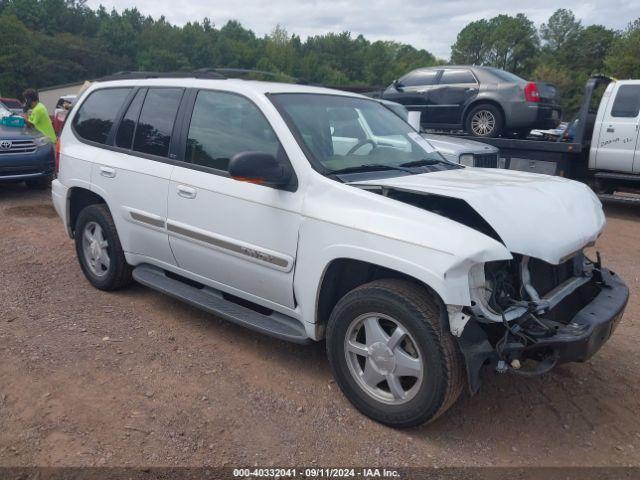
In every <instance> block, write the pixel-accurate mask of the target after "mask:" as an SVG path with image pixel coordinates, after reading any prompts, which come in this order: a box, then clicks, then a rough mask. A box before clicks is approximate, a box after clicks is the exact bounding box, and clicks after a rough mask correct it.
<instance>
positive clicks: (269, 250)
mask: <svg viewBox="0 0 640 480" xmlns="http://www.w3.org/2000/svg"><path fill="white" fill-rule="evenodd" d="M186 137H187V138H186V150H185V155H184V161H185V162H184V164H183V166H180V165H178V166H176V167H175V169H174V171H173V174H172V177H171V182H170V185H169V212H168V217H169V218H168V221H167V229H168V231H169V242H170V245H171V248H172V250H173V253H174V255H175V257H176V260H177V262H178V266H179V267H180V268H183V269H185V270H187V271H189V272H192V273H195V274H197V275H199V276H201V277H203V278H204V279H207V280H209V281H210V283H213V284H214V286H216V287H217V288H219V289H220V290H223V291H225V292H227V293H231V294H233V295H236V296H240V297H242V298H245V299H248V300H253V301H258V302H259V300H260V299H265V300H268V301H270V302H273V303H275V304H278V305H282V306H285V307H288V308H294V307H295V300H294V296H293V272H294V269H293V266H294V262H295V258H296V249H297V244H298V230H299V227H300V222H301V217H300V215H299V212H300V209H301V201H302V196H301V194H300V193H299V191H298V192H289V191H284V190H278V189H275V188H271V187H266V186H262V185H256V184H252V183H246V182H241V181H238V180H234V179H232V178H231V177H229V175H228V173H227V170H228V165H229V160H230V158H231V157H233V155H235V154H236V153H239V152H244V151H259V152H265V153H270V154H273V155H274V156H277V157H279V158H280V159H281V160H282V161H287V160H286V155H285V154H284V150H283V149H282V146H281V144H280V142H279V141H278V138H277V137H276V135H275V133H274V131H273V130H272V128H271V126H270V125H269V123H268V121H267V119H266V118H265V117H264V115H263V114H262V112H261V111H260V110H259V108H258V107H257V106H256V105H255V104H254V103H252V102H251V101H250V100H249V99H247V98H245V97H243V96H241V95H237V94H233V93H228V92H221V91H209V90H201V91H199V92H198V94H197V96H196V98H195V103H194V105H193V112H192V114H191V120H190V124H189V128H188V133H187V134H186ZM262 303H264V302H262Z"/></svg>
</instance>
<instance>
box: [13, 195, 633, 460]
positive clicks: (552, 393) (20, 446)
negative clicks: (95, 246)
mask: <svg viewBox="0 0 640 480" xmlns="http://www.w3.org/2000/svg"><path fill="white" fill-rule="evenodd" d="M606 210H607V216H608V219H609V224H608V227H607V230H606V233H605V235H604V236H603V238H602V239H601V241H600V242H599V248H600V249H601V251H602V253H603V257H604V259H605V261H606V263H607V264H608V265H609V266H610V267H611V268H612V269H614V270H615V271H617V272H618V273H619V274H620V275H622V276H623V277H624V278H625V279H626V281H627V282H628V284H629V286H630V288H631V291H632V297H631V300H630V304H629V307H628V309H627V313H626V315H625V317H624V319H623V321H622V323H621V325H620V327H619V328H618V330H617V331H616V333H615V335H614V337H613V338H612V340H611V341H610V342H609V343H608V344H606V345H605V346H604V348H603V349H602V350H601V351H600V352H599V354H598V355H597V356H596V357H595V358H593V359H592V360H591V361H589V362H587V363H585V364H574V365H565V366H561V367H558V368H557V369H556V370H555V371H554V372H552V373H551V374H548V375H546V376H544V377H542V378H534V379H528V378H520V377H514V376H508V375H507V376H499V375H496V374H489V375H488V376H487V377H486V380H485V383H484V385H483V387H482V389H481V392H480V393H479V394H478V395H476V396H474V397H471V398H469V397H465V398H463V399H461V400H460V401H459V402H458V403H457V404H456V405H455V406H454V408H452V409H451V410H450V411H449V412H448V413H447V414H446V415H445V416H444V417H442V418H441V419H439V420H438V421H436V422H435V423H434V424H432V425H428V426H424V427H421V428H417V429H412V430H404V431H395V430H392V429H389V428H387V427H384V426H381V425H378V424H376V423H374V422H372V421H370V420H369V419H367V418H365V417H363V416H362V415H360V414H359V413H358V412H357V411H355V410H354V409H353V408H352V407H351V405H350V404H349V403H348V402H347V401H346V400H345V398H344V397H343V396H342V395H341V393H340V391H339V390H338V388H337V387H336V385H335V383H333V381H332V379H331V373H330V371H329V368H328V364H327V361H326V360H325V356H324V351H323V348H324V345H323V344H317V345H312V346H296V345H290V344H287V343H283V342H281V341H278V340H274V339H270V338H267V337H264V336H261V335H259V334H256V333H253V332H250V331H248V330H245V329H243V328H240V327H237V326H234V325H232V324H229V323H226V322H224V321H221V320H218V319H216V318H214V317H212V316H210V315H208V314H205V313H202V312H200V311H198V310H195V309H193V308H191V307H189V306H186V305H184V304H182V303H179V302H177V301H174V300H172V299H169V298H167V297H165V296H162V295H160V294H157V293H155V292H153V291H152V290H149V289H147V288H144V287H142V286H139V285H136V286H133V287H132V288H130V289H129V290H126V291H123V292H118V293H111V294H110V293H104V292H100V291H98V290H95V289H93V288H91V287H90V286H89V284H88V283H87V282H86V281H85V279H84V277H83V275H82V273H81V271H80V268H79V266H78V263H77V261H76V258H75V251H74V247H73V243H72V242H71V240H70V239H69V238H67V237H66V236H65V233H64V231H63V228H62V225H61V223H60V220H59V219H58V218H57V216H56V215H55V212H54V210H53V208H52V207H51V205H50V199H49V193H48V192H37V193H34V192H31V191H28V190H26V189H24V188H22V187H11V188H9V187H4V188H2V187H0V465H4V466H12V465H16V466H17V465H55V466H59V465H65V466H75V465H112V466H123V465H135V466H141V465H144V466H151V465H166V466H171V465H194V466H195V465H217V466H219V465H227V466H251V465H259V466H269V465H279V466H296V465H298V466H300V465H307V466H309V465H321V466H344V465H366V466H371V465H382V466H414V465H416V466H433V465H436V466H467V465H504V466H515V465H522V466H524V465H639V464H640V415H639V414H640V381H639V380H640V373H639V372H638V365H640V349H639V348H638V342H639V341H640V322H639V321H638V316H639V315H640V288H639V287H640V279H639V277H640V210H633V209H629V208H623V207H615V206H608V207H607V209H606Z"/></svg>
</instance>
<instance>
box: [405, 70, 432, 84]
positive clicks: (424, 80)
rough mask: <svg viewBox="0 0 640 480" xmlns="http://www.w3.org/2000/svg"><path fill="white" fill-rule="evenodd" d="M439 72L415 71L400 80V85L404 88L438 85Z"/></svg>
mask: <svg viewBox="0 0 640 480" xmlns="http://www.w3.org/2000/svg"><path fill="white" fill-rule="evenodd" d="M438 72H439V70H415V71H413V72H411V73H409V74H408V75H405V76H404V77H402V78H401V79H400V81H399V82H398V83H400V85H402V86H403V87H417V86H420V85H433V84H435V83H436V78H437V77H438Z"/></svg>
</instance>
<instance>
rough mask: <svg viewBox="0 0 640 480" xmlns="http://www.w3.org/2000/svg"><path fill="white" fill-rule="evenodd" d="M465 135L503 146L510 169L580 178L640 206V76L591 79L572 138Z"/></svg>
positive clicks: (608, 197)
mask: <svg viewBox="0 0 640 480" xmlns="http://www.w3.org/2000/svg"><path fill="white" fill-rule="evenodd" d="M447 135H451V133H447ZM454 135H455V134H454ZM458 136H462V135H458ZM464 137H465V138H469V139H472V140H475V141H479V142H483V143H487V144H489V145H493V146H495V147H498V148H499V149H500V158H501V166H503V167H504V168H508V169H512V170H521V171H527V172H534V173H543V174H547V175H559V176H563V177H567V178H571V179H574V180H579V181H582V182H585V183H587V184H588V185H589V186H590V187H591V188H592V189H593V190H594V191H595V192H596V193H597V194H598V196H599V197H600V199H601V200H603V201H609V202H618V203H625V204H634V205H640V142H639V137H640V80H616V79H614V78H611V77H608V76H604V75H594V76H592V77H591V78H589V80H588V81H587V83H586V86H585V92H584V96H583V100H582V104H581V107H580V110H579V112H578V116H577V120H576V122H575V125H574V133H573V136H572V139H571V140H569V141H544V140H518V139H510V138H485V137H470V136H468V135H464Z"/></svg>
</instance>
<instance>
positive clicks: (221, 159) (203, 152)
mask: <svg viewBox="0 0 640 480" xmlns="http://www.w3.org/2000/svg"><path fill="white" fill-rule="evenodd" d="M246 151H254V152H263V153H270V154H272V155H273V156H278V153H279V152H280V142H279V141H278V138H277V137H276V134H275V133H274V132H273V130H272V129H271V126H270V125H269V122H267V119H266V118H265V117H264V115H262V112H260V110H259V109H258V107H256V106H255V105H254V104H253V103H252V102H251V101H250V100H248V99H246V98H244V97H241V96H239V95H235V94H231V93H225V92H213V91H206V90H203V91H201V92H199V93H198V97H197V98H196V102H195V105H194V107H193V114H192V116H191V123H190V125H189V135H188V137H187V152H186V160H187V162H190V163H193V164H196V165H202V166H204V167H209V168H214V169H216V170H224V171H227V170H228V167H229V160H230V159H231V157H233V156H234V155H235V154H236V153H239V152H246Z"/></svg>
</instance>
